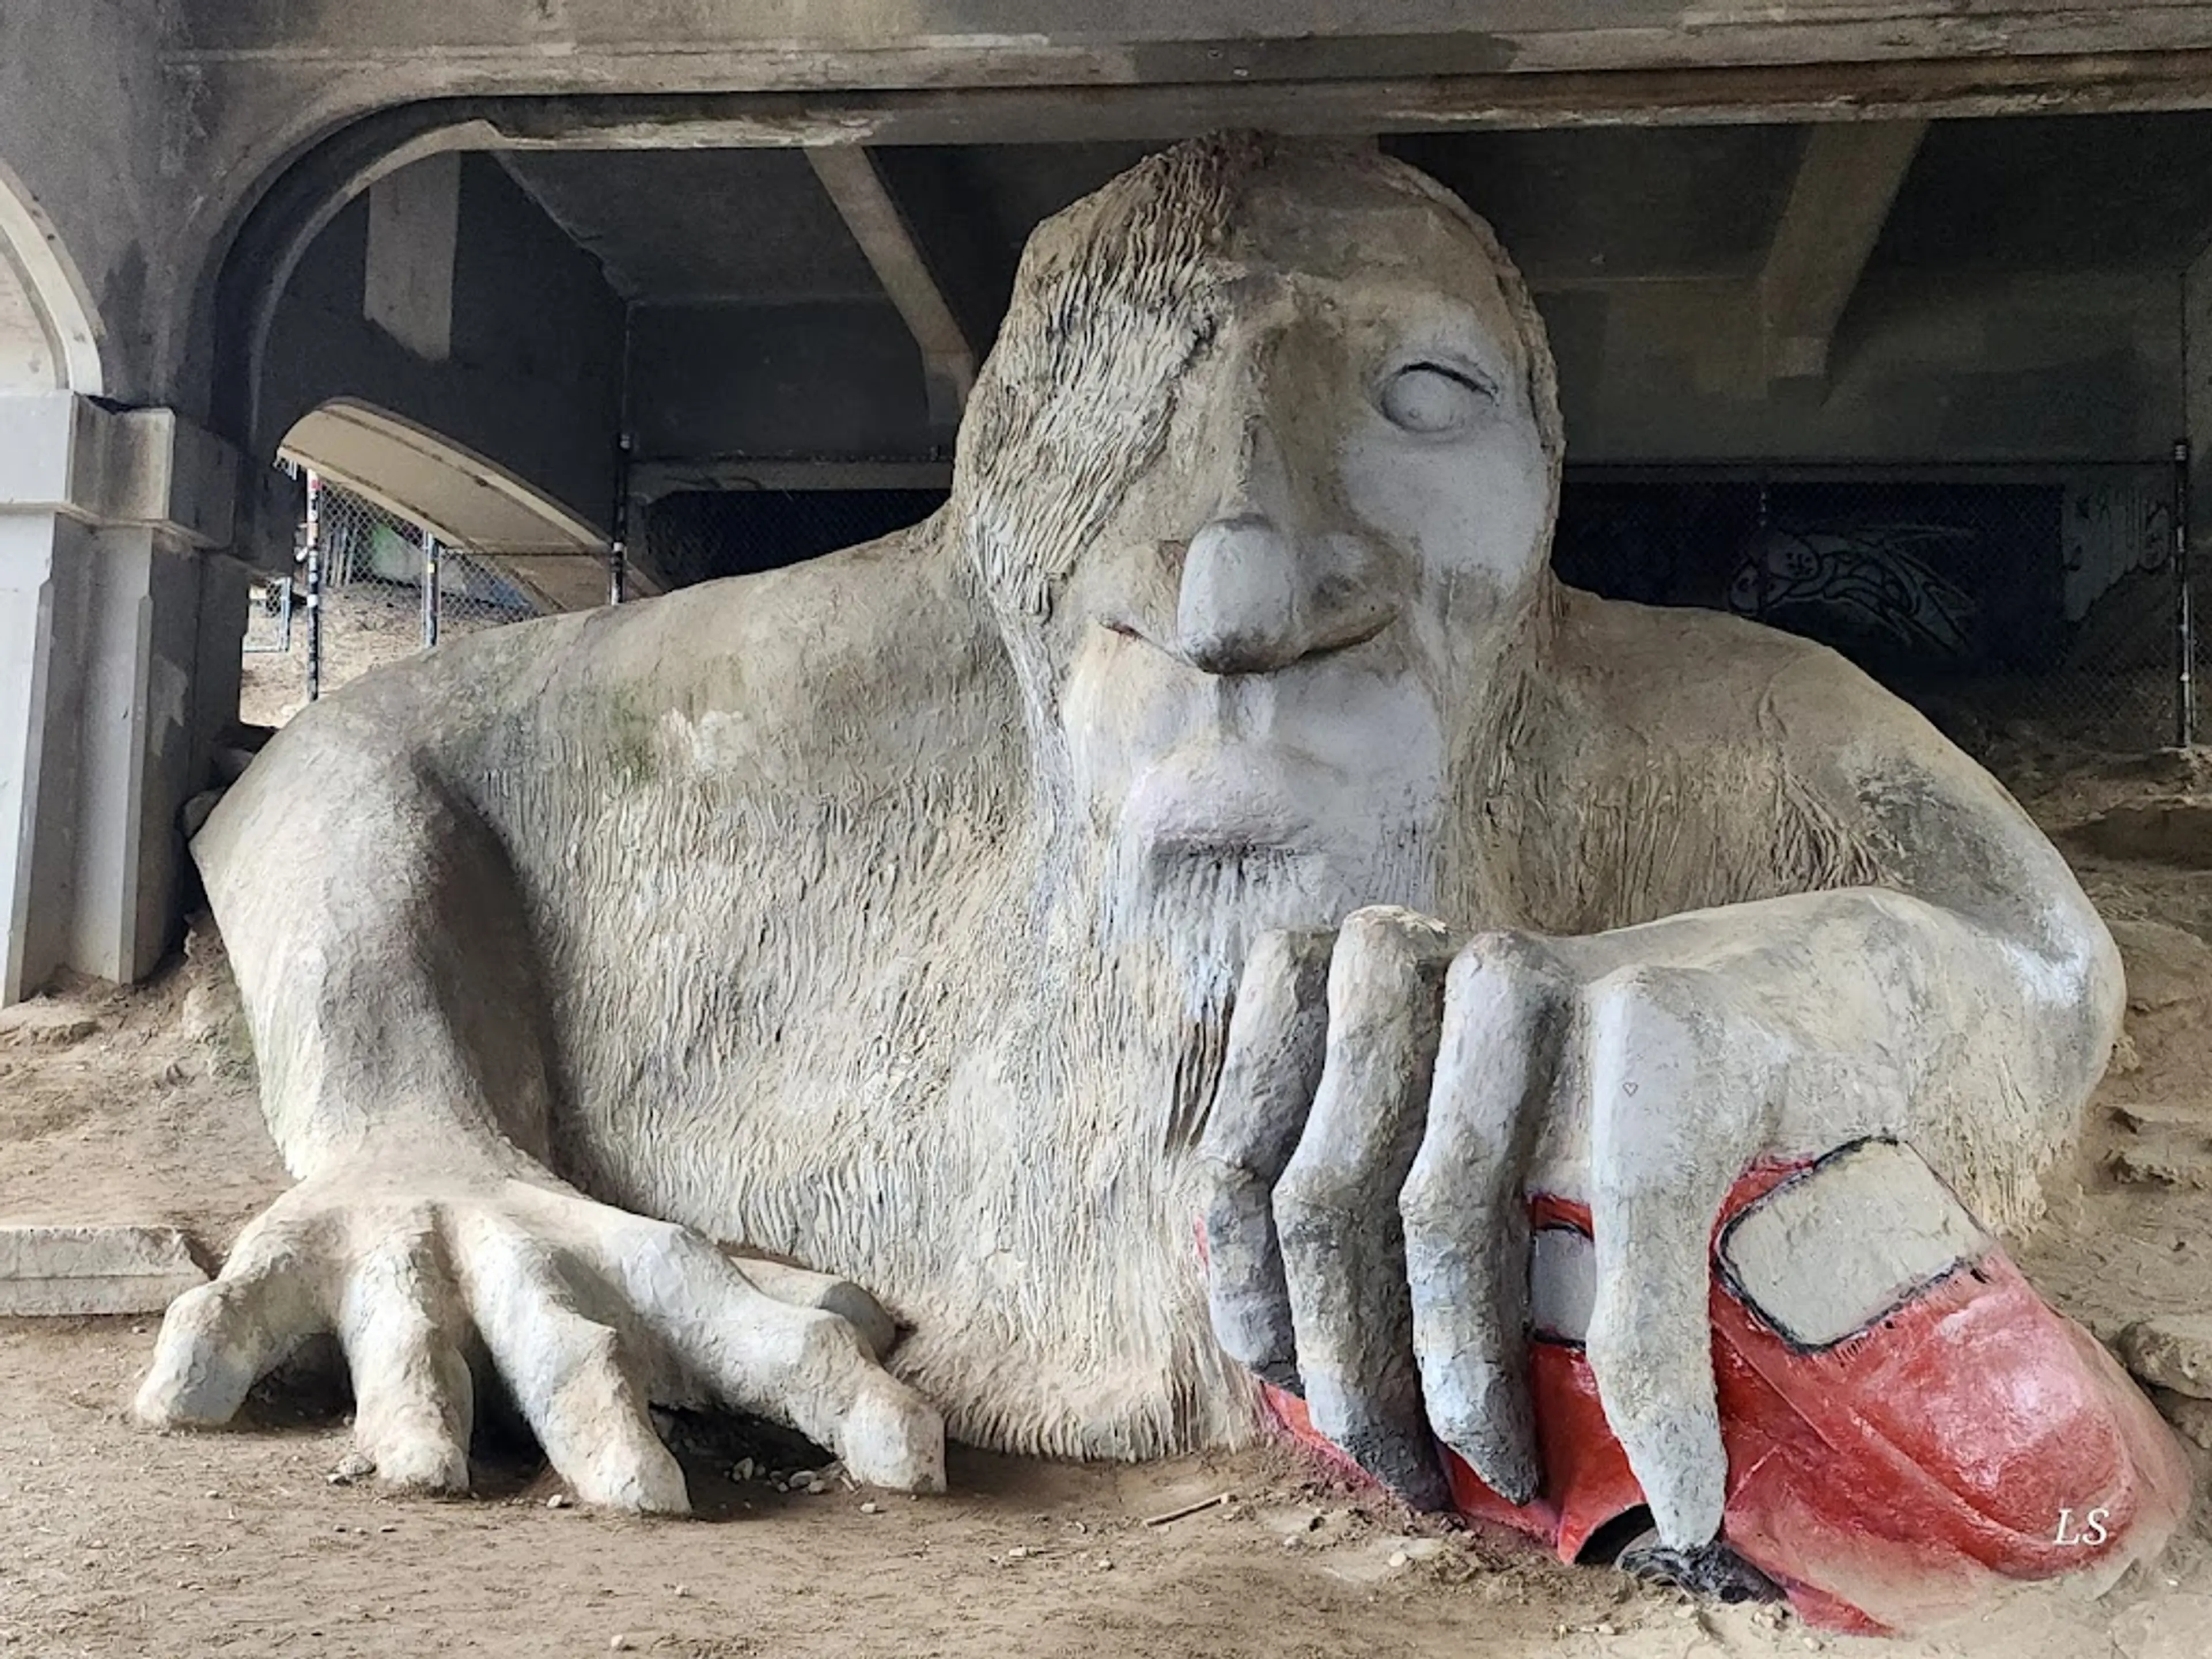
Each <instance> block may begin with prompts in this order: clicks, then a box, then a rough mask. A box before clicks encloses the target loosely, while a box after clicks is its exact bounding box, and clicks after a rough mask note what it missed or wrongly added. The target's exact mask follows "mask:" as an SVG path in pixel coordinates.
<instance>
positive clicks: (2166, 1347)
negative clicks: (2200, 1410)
mask: <svg viewBox="0 0 2212 1659" xmlns="http://www.w3.org/2000/svg"><path fill="white" fill-rule="evenodd" d="M2119 1349H2120V1358H2123V1359H2124V1360H2125V1361H2126V1362H2127V1366H2128V1369H2129V1370H2131V1371H2133V1372H2134V1373H2135V1374H2136V1376H2138V1377H2140V1378H2142V1380H2143V1381H2144V1382H2146V1383H2155V1384H2157V1385H2158V1386H2159V1387H2160V1388H2161V1389H2172V1390H2173V1391H2174V1392H2175V1393H2176V1394H2185V1395H2190V1396H2191V1397H2192V1398H2194V1399H2197V1400H2212V1314H2175V1315H2171V1316H2166V1317H2164V1318H2160V1319H2145V1320H2141V1321H2139V1322H2136V1323H2135V1324H2133V1325H2130V1326H2129V1327H2128V1328H2127V1329H2125V1330H2124V1331H2122V1332H2121V1333H2120V1340H2119Z"/></svg>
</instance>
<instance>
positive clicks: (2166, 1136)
mask: <svg viewBox="0 0 2212 1659" xmlns="http://www.w3.org/2000/svg"><path fill="white" fill-rule="evenodd" d="M2106 1166H2107V1167H2108V1168H2109V1169H2110V1170H2112V1174H2113V1175H2114V1176H2117V1177H2118V1178H2119V1179H2120V1180H2122V1181H2130V1182H2147V1183H2149V1184H2151V1185H2154V1186H2163V1187H2180V1188H2185V1189H2188V1190H2190V1191H2193V1192H2200V1193H2201V1192H2206V1191H2212V1140H2207V1139H2205V1137H2204V1136H2203V1135H2202V1134H2200V1133H2196V1132H2194V1131H2190V1132H2185V1133H2152V1134H2147V1135H2144V1136H2143V1137H2142V1139H2137V1140H2131V1141H2130V1142H2128V1143H2127V1144H2126V1145H2125V1146H2120V1147H2118V1148H2116V1149H2114V1151H2113V1152H2112V1156H2111V1158H2108V1159H2106Z"/></svg>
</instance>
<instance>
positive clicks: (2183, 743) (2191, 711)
mask: <svg viewBox="0 0 2212 1659" xmlns="http://www.w3.org/2000/svg"><path fill="white" fill-rule="evenodd" d="M2191 600H2192V596H2191V592H2190V573H2189V440H2188V439H2186V438H2177V439H2175V440H2174V444H2173V631H2174V647H2175V655H2176V657H2177V659H2178V664H2177V671H2176V673H2175V675H2174V684H2173V742H2174V746H2175V747H2176V748H2179V749H2189V748H2192V747H2194V746H2195V744H2196V742H2197V618H2196V617H2195V615H2194V614H2193V611H2192V605H2191Z"/></svg>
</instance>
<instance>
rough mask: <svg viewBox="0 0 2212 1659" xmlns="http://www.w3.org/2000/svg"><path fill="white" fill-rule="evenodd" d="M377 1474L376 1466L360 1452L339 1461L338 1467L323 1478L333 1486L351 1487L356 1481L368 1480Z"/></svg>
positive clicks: (351, 1453)
mask: <svg viewBox="0 0 2212 1659" xmlns="http://www.w3.org/2000/svg"><path fill="white" fill-rule="evenodd" d="M375 1473H376V1465H375V1464H374V1463H372V1462H369V1461H368V1459H367V1458H366V1457H363V1456H362V1455H361V1454H360V1453H359V1452H348V1453H347V1454H346V1455H344V1456H343V1457H341V1458H340V1459H338V1466H337V1468H334V1469H332V1470H331V1472H330V1473H329V1474H326V1475H325V1476H324V1477H323V1479H324V1480H327V1481H329V1482H330V1483H331V1485H332V1486H351V1485H353V1483H354V1482H355V1481H356V1480H367V1479H368V1477H369V1476H370V1475H372V1474H375Z"/></svg>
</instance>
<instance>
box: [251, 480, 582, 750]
mask: <svg viewBox="0 0 2212 1659" xmlns="http://www.w3.org/2000/svg"><path fill="white" fill-rule="evenodd" d="M297 476H298V477H299V478H300V481H301V488H302V492H303V495H304V496H305V498H306V500H307V503H308V507H307V511H306V513H304V514H303V516H302V527H301V535H300V538H299V539H300V544H299V547H298V549H297V551H296V554H295V559H294V563H293V568H292V570H291V571H290V573H289V574H283V575H270V576H265V577H264V578H263V579H261V580H259V581H258V582H257V583H256V584H255V586H254V588H253V590H252V599H251V603H250V607H249V610H248V613H247V618H246V647H245V649H246V657H245V662H244V670H243V677H242V678H243V684H242V686H241V690H240V718H241V719H243V720H246V722H247V723H249V724H252V725H264V726H281V725H283V723H284V721H285V720H289V719H290V718H291V716H292V715H294V714H297V713H298V712H299V710H300V709H301V708H303V707H305V706H306V705H307V703H308V702H311V701H313V699H314V698H315V697H317V696H322V695H325V694H326V693H328V692H331V691H333V690H337V688H338V687H339V686H341V685H343V684H346V683H347V682H348V681H349V680H352V679H356V678H359V677H360V676H361V675H362V674H363V673H366V672H367V671H368V670H370V669H372V668H374V667H375V666H377V665H379V664H380V663H385V662H389V661H391V660H392V659H395V658H398V657H404V656H410V655H412V654H413V653H416V652H417V651H422V650H425V649H427V648H428V647H429V646H431V645H433V644H435V642H436V641H439V640H441V639H447V638H451V637H452V636H453V635H459V634H470V633H475V632H477V631H479V630H481V629H487V628H496V627H499V626H501V625H502V624H503V623H510V622H517V621H520V620H521V619H522V618H524V617H532V616H535V615H537V614H538V611H540V609H541V606H540V605H539V603H538V599H536V597H535V596H534V595H532V594H531V593H530V592H527V591H526V589H525V588H524V587H523V586H521V585H520V583H518V582H516V581H514V580H512V579H511V578H509V577H508V576H507V575H506V574H503V573H502V572H501V569H500V568H499V566H498V564H497V563H496V562H495V561H493V560H491V559H489V558H486V557H483V556H480V555H478V554H477V553H475V552H472V551H471V550H468V549H466V548H461V547H455V546H452V545H450V544H447V543H445V542H443V541H441V540H440V539H439V538H438V537H437V536H436V534H435V532H432V531H430V530H429V529H428V528H427V527H426V526H422V525H420V524H416V523H413V522H411V521H410V520H408V519H407V518H406V517H405V516H404V515H403V514H400V513H395V512H393V511H392V510H391V509H390V508H388V507H382V506H380V505H378V504H377V503H376V502H374V501H370V500H368V498H367V497H366V496H363V495H356V494H355V493H354V492H352V491H350V490H348V489H342V488H340V487H339V486H337V485H336V484H333V483H330V482H329V481H328V480H327V479H323V478H319V477H314V476H313V474H310V473H306V472H300V473H298V475H297ZM318 623H319V625H318Z"/></svg>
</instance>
